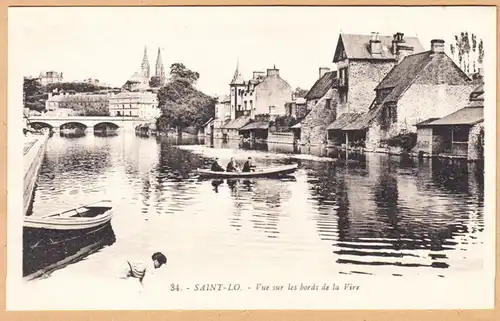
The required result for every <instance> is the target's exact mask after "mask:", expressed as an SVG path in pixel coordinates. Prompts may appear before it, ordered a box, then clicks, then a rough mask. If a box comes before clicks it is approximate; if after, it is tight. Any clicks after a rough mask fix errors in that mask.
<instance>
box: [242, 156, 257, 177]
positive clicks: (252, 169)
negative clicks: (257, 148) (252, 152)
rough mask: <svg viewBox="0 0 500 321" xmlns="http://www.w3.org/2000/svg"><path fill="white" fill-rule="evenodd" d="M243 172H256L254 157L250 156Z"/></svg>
mask: <svg viewBox="0 0 500 321" xmlns="http://www.w3.org/2000/svg"><path fill="white" fill-rule="evenodd" d="M243 172H244V173H248V172H255V165H253V164H252V157H248V159H247V161H246V162H245V164H243Z"/></svg>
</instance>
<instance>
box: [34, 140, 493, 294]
mask: <svg viewBox="0 0 500 321" xmlns="http://www.w3.org/2000/svg"><path fill="white" fill-rule="evenodd" d="M234 144H237V143H231V144H229V145H227V144H221V143H220V142H215V147H213V148H212V147H210V146H209V145H208V144H206V145H204V144H198V143H197V141H196V139H185V140H184V141H181V142H179V141H176V140H175V139H171V138H164V137H162V138H143V137H136V136H135V135H134V134H133V133H131V134H128V133H121V134H119V135H117V136H110V137H97V136H94V135H93V134H91V133H90V134H87V135H86V136H83V137H77V138H69V137H60V136H59V134H56V135H54V137H52V138H51V139H50V140H49V142H48V146H47V151H46V155H45V159H44V161H43V165H42V169H41V173H40V176H39V179H38V183H37V188H36V191H35V196H34V203H33V213H32V215H44V214H47V213H51V212H54V211H57V210H58V209H67V208H71V207H74V206H76V205H79V204H87V203H90V202H94V201H98V200H101V199H111V200H112V201H113V204H114V209H115V213H116V214H115V216H114V218H113V221H112V226H113V230H114V232H115V235H116V241H115V242H114V243H113V244H112V245H110V246H107V247H104V248H102V249H101V250H100V251H98V252H96V253H94V254H92V255H90V256H89V257H87V258H85V259H84V260H82V261H80V262H76V263H74V264H71V265H69V266H68V267H66V268H63V269H61V270H58V271H55V272H54V273H52V274H51V275H50V277H48V278H47V279H44V280H42V281H40V282H42V283H43V284H44V287H50V286H53V285H55V284H57V282H62V281H64V282H67V283H69V284H71V282H74V281H72V280H74V279H75V278H77V279H78V280H80V281H81V282H85V280H86V279H90V278H92V277H98V276H99V277H102V278H101V279H100V280H101V282H103V283H101V284H102V285H104V286H105V285H106V281H105V280H106V277H111V275H112V274H113V273H114V271H117V270H116V269H117V268H118V267H119V265H120V264H122V263H123V262H125V260H128V259H131V258H132V257H133V258H138V257H140V258H146V259H148V258H149V257H150V256H151V254H152V253H153V252H156V251H162V252H164V253H165V254H166V255H167V257H168V260H169V262H168V268H169V273H173V274H176V273H177V274H178V275H181V274H182V275H184V276H186V277H189V276H196V275H201V274H204V273H205V274H210V273H215V274H220V275H227V274H228V273H229V274H230V273H232V274H231V275H237V274H238V273H250V274H251V273H255V274H258V273H262V272H263V271H266V272H268V273H271V271H276V272H277V273H279V271H281V273H283V271H288V272H289V273H292V272H297V273H319V274H321V273H323V274H325V275H338V274H346V275H361V274H363V275H375V276H379V275H386V276H389V277H400V276H412V275H419V274H431V275H434V276H435V277H445V278H446V277H447V275H449V274H450V273H454V272H457V271H477V270H479V269H481V268H482V267H483V263H484V262H483V260H482V257H483V254H484V244H483V242H484V235H483V233H484V232H483V189H484V187H483V174H482V172H480V171H478V170H477V169H475V168H474V167H473V166H472V165H470V164H469V165H467V164H455V165H453V166H445V164H444V163H442V162H439V161H435V160H434V161H431V160H427V159H426V160H417V159H408V158H404V157H397V156H388V155H382V154H365V155H349V157H348V159H347V160H346V159H345V155H342V154H339V153H337V152H335V151H331V152H330V155H325V154H324V152H323V151H319V152H315V151H311V153H312V154H313V155H309V154H295V155H294V154H291V152H293V148H292V147H290V146H286V145H284V146H280V145H269V146H267V145H261V146H244V148H242V149H238V148H237V146H235V145H234ZM179 145H181V146H179ZM235 147H236V148H235ZM259 149H260V150H259ZM262 149H264V150H262ZM314 154H316V155H317V156H314ZM318 155H319V156H330V157H318ZM215 156H217V157H219V158H220V161H221V163H222V164H223V165H225V163H226V162H227V161H228V160H229V158H230V157H232V156H234V157H235V158H236V160H237V161H239V162H242V161H244V160H245V159H246V158H247V157H248V156H252V158H253V159H254V163H255V164H256V165H257V166H264V165H278V164H289V163H299V164H300V168H299V170H298V171H297V172H296V174H295V178H290V179H283V180H278V179H255V180H251V181H239V182H235V183H234V182H229V185H228V182H226V181H223V182H222V184H220V182H217V181H212V180H200V179H198V176H197V174H196V171H195V170H196V168H199V167H208V166H209V164H210V163H211V161H212V160H213V158H214V157H215ZM332 159H337V160H336V161H333V160H332ZM301 271H305V272H301ZM103 280H104V281H103ZM34 282H36V281H34ZM109 284H111V283H109ZM68 286H69V285H68Z"/></svg>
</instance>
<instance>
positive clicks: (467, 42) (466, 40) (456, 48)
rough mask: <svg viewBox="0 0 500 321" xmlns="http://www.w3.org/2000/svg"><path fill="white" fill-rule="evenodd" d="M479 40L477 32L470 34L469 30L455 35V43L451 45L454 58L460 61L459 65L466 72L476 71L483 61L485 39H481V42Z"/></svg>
mask: <svg viewBox="0 0 500 321" xmlns="http://www.w3.org/2000/svg"><path fill="white" fill-rule="evenodd" d="M477 40H478V39H477V36H476V35H475V34H470V36H469V33H468V32H461V33H460V35H455V45H453V44H451V45H450V52H451V55H452V58H453V59H454V60H455V61H458V66H459V67H460V68H461V69H462V70H463V71H465V72H466V73H476V72H477V68H478V67H479V65H480V64H482V62H483V57H484V49H483V40H482V39H480V40H479V44H478V41H477ZM476 49H477V50H476ZM455 53H456V54H457V56H456V58H455Z"/></svg>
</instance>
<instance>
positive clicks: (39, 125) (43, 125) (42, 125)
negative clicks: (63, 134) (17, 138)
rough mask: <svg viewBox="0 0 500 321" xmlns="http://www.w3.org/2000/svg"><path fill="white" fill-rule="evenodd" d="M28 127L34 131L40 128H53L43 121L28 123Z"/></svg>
mask: <svg viewBox="0 0 500 321" xmlns="http://www.w3.org/2000/svg"><path fill="white" fill-rule="evenodd" d="M29 126H30V127H31V128H33V129H35V130H38V129H42V128H49V129H52V128H54V126H52V125H51V124H48V123H46V122H43V121H35V122H33V121H32V122H30V123H29Z"/></svg>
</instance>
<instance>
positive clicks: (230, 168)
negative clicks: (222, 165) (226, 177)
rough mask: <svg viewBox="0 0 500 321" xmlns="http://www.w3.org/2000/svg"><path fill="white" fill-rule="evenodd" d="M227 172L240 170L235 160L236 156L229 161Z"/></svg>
mask: <svg viewBox="0 0 500 321" xmlns="http://www.w3.org/2000/svg"><path fill="white" fill-rule="evenodd" d="M226 172H238V164H236V162H235V161H234V157H231V160H230V161H229V163H227V166H226Z"/></svg>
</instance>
